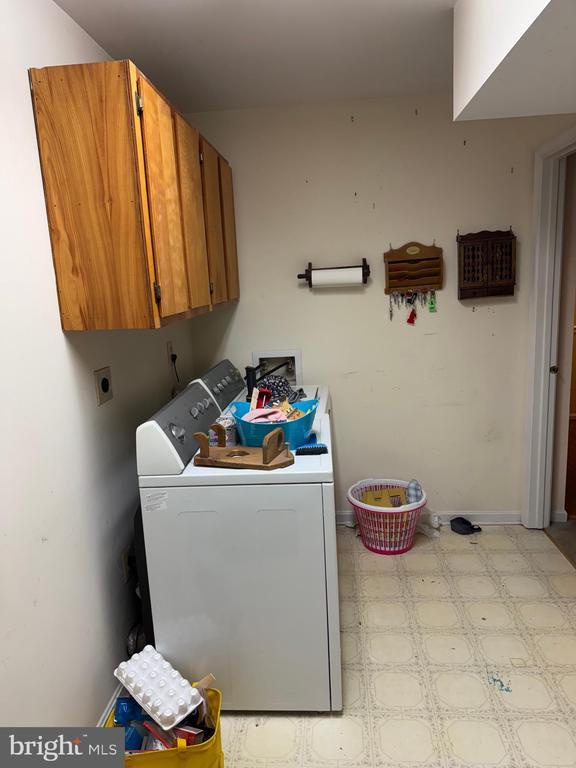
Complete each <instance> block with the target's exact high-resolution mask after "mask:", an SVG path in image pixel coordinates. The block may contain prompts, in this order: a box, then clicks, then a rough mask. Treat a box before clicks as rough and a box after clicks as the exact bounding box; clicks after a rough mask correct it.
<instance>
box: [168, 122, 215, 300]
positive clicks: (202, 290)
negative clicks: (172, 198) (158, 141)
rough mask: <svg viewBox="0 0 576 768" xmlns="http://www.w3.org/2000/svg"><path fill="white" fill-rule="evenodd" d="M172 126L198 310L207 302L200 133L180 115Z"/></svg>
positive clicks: (192, 294) (193, 294)
mask: <svg viewBox="0 0 576 768" xmlns="http://www.w3.org/2000/svg"><path fill="white" fill-rule="evenodd" d="M174 126H175V128H176V149H177V156H178V176H179V180H180V204H181V208H182V227H183V231H184V248H185V252H186V265H187V267H188V287H189V292H190V307H191V308H192V309H199V308H200V307H208V306H209V305H210V274H209V272H208V253H207V251H206V232H205V229H204V207H203V201H202V172H201V170H200V135H199V134H198V131H197V130H196V129H195V128H192V126H191V125H190V124H189V123H187V122H186V120H184V118H183V117H182V116H181V115H178V114H175V115H174Z"/></svg>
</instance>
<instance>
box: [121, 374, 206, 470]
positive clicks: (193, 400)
mask: <svg viewBox="0 0 576 768" xmlns="http://www.w3.org/2000/svg"><path fill="white" fill-rule="evenodd" d="M219 415H220V409H219V408H218V406H217V405H216V402H215V400H214V399H213V398H211V397H209V396H208V395H207V393H206V390H205V389H204V387H203V386H202V384H200V383H199V382H196V381H195V382H192V383H191V384H189V386H187V387H186V389H185V390H184V391H183V392H181V393H180V394H179V395H177V396H176V397H175V398H174V399H172V400H170V402H169V403H166V405H165V406H164V407H163V408H161V409H160V410H159V411H158V412H157V413H155V414H154V416H152V418H151V419H149V420H148V421H147V422H146V423H145V424H143V425H141V427H139V428H138V430H137V431H136V456H137V460H138V465H139V468H140V467H141V466H145V467H146V471H145V472H141V471H140V469H139V473H140V474H149V475H154V474H159V475H160V474H174V472H181V471H182V469H183V468H184V467H185V466H186V465H187V464H188V463H189V461H190V460H191V459H192V457H193V456H194V454H195V453H196V451H197V450H198V443H197V441H196V440H195V439H194V433H195V432H208V430H209V429H210V425H211V424H213V423H214V422H215V421H216V419H217V418H218V416H219ZM174 451H176V453H177V454H178V457H179V461H177V462H175V463H174V460H173V459H171V458H170V457H173V456H174ZM155 464H157V468H156V467H155V466H154V465H155ZM172 465H173V466H174V471H169V468H170V467H171V466H172Z"/></svg>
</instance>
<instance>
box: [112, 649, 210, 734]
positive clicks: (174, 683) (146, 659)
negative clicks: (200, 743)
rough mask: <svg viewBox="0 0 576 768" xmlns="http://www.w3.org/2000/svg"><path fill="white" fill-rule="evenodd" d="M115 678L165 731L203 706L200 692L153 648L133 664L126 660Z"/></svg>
mask: <svg viewBox="0 0 576 768" xmlns="http://www.w3.org/2000/svg"><path fill="white" fill-rule="evenodd" d="M114 675H115V676H116V677H117V678H118V680H120V682H121V683H122V685H123V686H124V687H125V688H127V689H128V691H129V692H130V694H131V696H133V698H134V699H136V701H137V702H138V704H140V706H141V707H142V709H144V711H145V712H147V713H148V714H149V715H150V717H151V718H152V719H153V720H155V721H156V722H157V723H158V725H159V726H160V727H161V728H163V729H164V730H165V731H167V730H169V729H170V728H173V727H174V726H175V725H177V724H178V723H179V722H180V721H181V720H184V718H185V717H186V716H187V715H189V714H190V712H193V711H194V710H195V709H196V707H197V706H198V705H199V704H201V703H202V696H201V695H200V693H199V691H198V689H197V688H193V687H192V685H191V684H190V683H189V681H188V680H186V679H185V678H183V677H182V675H181V674H180V672H178V670H177V669H174V667H173V666H172V664H170V662H169V661H166V659H165V658H164V656H162V654H161V653H158V651H157V650H156V649H155V648H153V647H152V646H151V645H147V646H146V647H145V648H144V649H143V650H142V651H141V652H140V653H135V654H134V655H133V656H132V658H131V659H130V660H129V661H123V662H122V663H121V664H120V665H119V666H118V667H117V668H116V669H115V670H114Z"/></svg>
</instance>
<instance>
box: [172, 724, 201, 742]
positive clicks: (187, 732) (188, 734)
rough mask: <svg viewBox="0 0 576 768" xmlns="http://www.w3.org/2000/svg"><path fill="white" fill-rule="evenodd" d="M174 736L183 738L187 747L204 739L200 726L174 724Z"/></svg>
mask: <svg viewBox="0 0 576 768" xmlns="http://www.w3.org/2000/svg"><path fill="white" fill-rule="evenodd" d="M173 730H174V736H176V738H177V739H184V741H185V742H186V746H187V747H191V746H192V745H193V744H201V743H202V741H203V740H204V731H203V730H202V729H201V728H192V726H190V725H182V726H176V728H174V729H173Z"/></svg>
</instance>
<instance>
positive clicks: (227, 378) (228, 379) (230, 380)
mask: <svg viewBox="0 0 576 768" xmlns="http://www.w3.org/2000/svg"><path fill="white" fill-rule="evenodd" d="M226 381H227V382H228V384H232V377H231V376H226Z"/></svg>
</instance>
